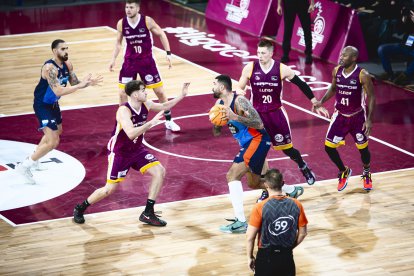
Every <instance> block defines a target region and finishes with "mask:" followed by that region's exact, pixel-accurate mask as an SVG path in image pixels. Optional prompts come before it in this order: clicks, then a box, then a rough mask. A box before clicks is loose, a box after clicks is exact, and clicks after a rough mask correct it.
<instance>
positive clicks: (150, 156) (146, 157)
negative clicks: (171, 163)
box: [145, 153, 155, 160]
mask: <svg viewBox="0 0 414 276" xmlns="http://www.w3.org/2000/svg"><path fill="white" fill-rule="evenodd" d="M154 158H155V157H154V155H152V154H151V153H148V154H147V155H145V159H147V160H152V159H154Z"/></svg>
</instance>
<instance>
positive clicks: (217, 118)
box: [208, 104, 228, 126]
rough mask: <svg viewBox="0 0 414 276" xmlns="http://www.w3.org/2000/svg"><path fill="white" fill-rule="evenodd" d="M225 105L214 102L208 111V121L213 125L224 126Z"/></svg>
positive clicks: (225, 120)
mask: <svg viewBox="0 0 414 276" xmlns="http://www.w3.org/2000/svg"><path fill="white" fill-rule="evenodd" d="M224 110H225V106H224V105H222V104H216V105H215V106H213V107H212V108H211V109H210V112H209V113H208V116H209V119H210V122H211V123H212V124H213V125H215V126H224V125H225V124H227V122H228V120H227V119H225V113H224Z"/></svg>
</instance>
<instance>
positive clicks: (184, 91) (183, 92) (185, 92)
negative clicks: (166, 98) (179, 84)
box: [181, 82, 190, 97]
mask: <svg viewBox="0 0 414 276" xmlns="http://www.w3.org/2000/svg"><path fill="white" fill-rule="evenodd" d="M189 86H190V83H189V82H185V83H184V84H183V89H182V90H181V95H182V96H183V97H185V96H187V94H188V87H189Z"/></svg>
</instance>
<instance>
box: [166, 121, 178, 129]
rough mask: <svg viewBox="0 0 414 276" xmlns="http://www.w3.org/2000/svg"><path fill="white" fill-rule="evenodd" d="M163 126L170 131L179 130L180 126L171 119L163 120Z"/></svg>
mask: <svg viewBox="0 0 414 276" xmlns="http://www.w3.org/2000/svg"><path fill="white" fill-rule="evenodd" d="M165 128H166V129H169V130H171V131H180V130H181V128H180V126H179V125H177V124H176V123H175V122H174V121H173V120H171V121H165Z"/></svg>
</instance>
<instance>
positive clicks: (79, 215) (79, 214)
mask: <svg viewBox="0 0 414 276" xmlns="http://www.w3.org/2000/svg"><path fill="white" fill-rule="evenodd" d="M83 212H84V211H82V210H81V208H80V205H79V204H78V205H76V206H75V209H74V210H73V220H74V221H75V222H76V223H79V224H82V223H85V218H84V217H83Z"/></svg>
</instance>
